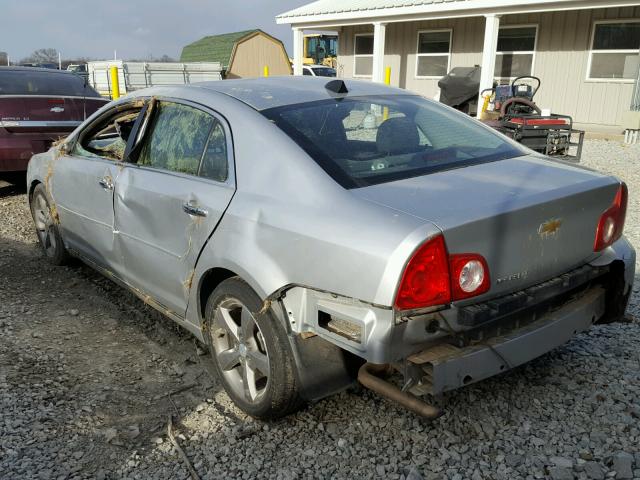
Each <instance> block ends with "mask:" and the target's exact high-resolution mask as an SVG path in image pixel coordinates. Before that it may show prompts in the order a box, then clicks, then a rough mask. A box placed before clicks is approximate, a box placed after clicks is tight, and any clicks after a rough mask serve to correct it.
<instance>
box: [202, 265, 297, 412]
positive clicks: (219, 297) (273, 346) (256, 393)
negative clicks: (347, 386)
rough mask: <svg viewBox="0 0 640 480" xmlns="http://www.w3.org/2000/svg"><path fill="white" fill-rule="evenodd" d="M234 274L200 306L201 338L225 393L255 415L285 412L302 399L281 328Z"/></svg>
mask: <svg viewBox="0 0 640 480" xmlns="http://www.w3.org/2000/svg"><path fill="white" fill-rule="evenodd" d="M261 308H262V301H261V300H260V298H259V297H258V295H257V294H256V293H255V292H254V291H253V289H252V288H251V287H250V286H249V285H248V284H247V283H245V282H244V281H243V280H241V279H240V278H239V277H233V278H229V279H227V280H225V281H224V282H222V283H221V284H220V285H218V287H217V288H216V289H215V290H214V291H213V293H212V294H211V295H210V297H209V300H208V301H207V307H206V310H205V321H206V328H205V332H204V334H205V340H206V342H207V344H208V346H209V347H210V352H211V360H212V362H213V365H214V368H215V370H216V372H217V374H218V377H219V378H220V380H221V382H222V384H223V386H224V388H225V390H226V392H227V394H228V395H229V397H230V398H231V399H232V400H233V402H234V403H235V404H236V405H237V406H238V407H239V408H240V409H241V410H242V411H244V412H245V413H247V414H249V415H251V416H252V417H256V418H260V419H265V420H267V419H275V418H280V417H283V416H286V415H288V414H290V413H292V412H294V411H295V410H297V409H299V408H300V406H301V405H302V404H303V402H302V400H301V399H300V396H299V390H298V385H297V382H296V376H295V368H296V365H295V362H294V360H293V355H292V352H291V347H290V345H289V341H288V338H287V332H286V331H285V328H284V326H283V325H282V324H281V322H280V321H279V320H278V319H277V318H276V317H275V315H274V314H273V313H272V312H271V310H270V309H267V310H266V311H265V312H263V313H259V312H260V310H261Z"/></svg>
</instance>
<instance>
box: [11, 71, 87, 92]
mask: <svg viewBox="0 0 640 480" xmlns="http://www.w3.org/2000/svg"><path fill="white" fill-rule="evenodd" d="M0 95H56V96H68V97H99V96H100V95H99V94H98V92H96V91H95V90H94V89H93V88H91V87H90V86H88V85H86V86H85V81H84V79H83V78H82V77H80V76H79V75H74V74H73V73H61V72H56V71H53V72H40V71H33V72H30V71H28V70H19V71H8V72H6V71H5V72H3V71H2V70H0Z"/></svg>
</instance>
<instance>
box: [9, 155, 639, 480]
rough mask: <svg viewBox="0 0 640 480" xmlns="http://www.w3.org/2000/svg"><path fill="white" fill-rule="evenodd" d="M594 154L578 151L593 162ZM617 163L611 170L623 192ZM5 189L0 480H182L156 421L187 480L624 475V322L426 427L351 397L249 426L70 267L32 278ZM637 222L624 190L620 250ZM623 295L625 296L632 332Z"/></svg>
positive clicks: (367, 398)
mask: <svg viewBox="0 0 640 480" xmlns="http://www.w3.org/2000/svg"><path fill="white" fill-rule="evenodd" d="M610 148H611V146H610V145H606V144H604V143H594V144H593V145H591V146H590V147H589V149H588V151H589V152H590V153H591V154H592V156H594V158H595V155H596V154H598V158H604V159H608V158H611V153H610ZM616 148H618V149H619V148H620V147H616ZM625 152H627V150H625ZM638 153H640V151H638ZM633 154H634V155H636V150H634V151H633ZM616 155H617V157H619V158H621V160H620V165H619V166H615V165H614V166H613V167H615V169H619V172H616V173H617V174H619V175H621V176H622V177H623V178H626V179H627V181H628V182H629V186H630V191H632V190H633V187H635V185H638V187H639V188H640V179H638V178H636V177H637V175H636V174H635V173H633V172H634V171H635V170H634V171H632V170H630V169H629V167H628V165H627V164H626V163H625V162H624V156H623V155H621V154H619V153H618V151H617V150H616ZM637 156H638V158H640V155H637ZM607 165H610V164H609V163H607ZM613 167H612V169H613ZM618 167H619V168H618ZM634 168H637V166H636V167H634ZM631 177H633V179H632V178H631ZM5 179H6V177H5ZM9 180H10V181H11V182H17V184H16V185H12V184H11V183H7V182H3V181H1V180H0V479H2V480H4V479H11V480H13V479H27V478H28V479H31V478H37V479H60V480H62V479H93V478H96V479H112V478H113V479H115V478H130V479H146V478H158V479H165V478H183V479H184V478H189V472H188V470H187V468H186V466H185V463H184V462H183V461H182V460H181V458H180V456H179V455H178V452H177V450H176V449H175V448H174V447H173V446H172V444H171V442H170V440H169V438H168V436H167V424H168V419H169V417H170V416H172V418H173V420H172V422H173V424H174V428H175V434H176V436H177V441H178V442H179V443H180V445H181V447H182V448H183V449H184V451H185V453H186V455H187V457H188V458H189V459H190V462H191V463H192V465H193V466H194V468H195V470H196V471H197V472H198V474H199V476H200V478H202V479H203V480H204V479H218V478H220V479H222V478H282V479H294V478H345V479H346V478H348V479H353V478H389V479H397V480H402V479H405V480H409V479H411V480H419V479H421V478H426V479H440V478H449V479H452V480H462V479H463V478H472V479H473V480H478V479H482V478H499V479H514V478H526V479H534V478H553V479H566V478H569V479H571V478H579V479H587V478H604V476H605V474H606V475H607V476H608V477H614V476H615V478H635V477H640V451H639V450H640V449H638V445H640V431H639V427H638V418H640V400H638V399H639V398H640V356H639V355H638V349H637V345H638V339H640V323H638V322H637V321H635V322H633V323H629V324H618V325H611V326H599V327H595V328H594V329H592V331H590V332H589V333H586V334H583V335H579V336H578V337H576V339H574V340H573V341H571V342H570V343H569V344H568V345H567V346H565V347H562V348H559V349H556V350H554V351H553V352H551V353H549V354H547V355H545V356H543V357H541V358H540V359H537V360H535V361H534V362H531V363H530V364H528V365H525V366H522V367H519V368H517V369H515V370H514V371H511V372H508V373H506V374H505V375H501V376H498V377H495V378H493V379H490V380H487V381H485V382H480V383H479V384H477V385H473V386H471V387H468V388H465V389H461V390H460V391H457V392H454V393H452V394H451V395H449V396H448V398H447V405H446V412H447V413H446V415H445V416H444V417H442V418H441V419H440V420H438V421H437V422H434V423H433V424H428V423H426V422H424V421H422V420H421V419H418V418H416V417H415V415H412V414H410V413H407V412H405V411H404V410H402V409H401V408H399V407H398V406H396V405H392V404H390V403H388V402H386V401H384V400H382V399H380V398H379V397H377V396H376V395H374V394H372V393H371V392H368V391H366V390H364V389H362V388H359V387H354V388H352V389H349V390H348V391H346V392H343V393H341V394H339V395H336V396H334V397H332V398H330V399H327V400H323V401H321V402H319V403H317V404H315V405H312V406H310V407H308V408H306V409H304V410H303V411H301V412H299V413H297V414H295V415H292V416H290V417H287V418H285V419H282V420H280V421H278V422H273V423H262V422H257V421H255V420H253V419H251V418H249V417H247V416H246V415H244V414H242V412H240V411H239V410H238V409H237V408H235V407H234V406H233V404H232V403H231V401H230V400H229V399H228V397H227V396H226V394H225V393H224V392H223V391H222V389H221V386H220V385H218V383H217V382H216V380H215V379H214V375H213V372H212V370H211V368H210V367H209V364H208V359H207V356H206V355H203V354H204V353H205V352H203V351H202V349H201V346H199V345H198V344H197V343H196V342H195V341H194V340H193V337H191V336H190V335H189V334H187V333H186V332H184V331H183V330H181V329H180V328H179V327H177V326H175V325H174V324H173V323H172V322H171V321H169V320H167V319H165V318H164V317H162V316H160V315H159V314H156V313H155V312H154V311H153V310H152V309H151V308H150V307H148V306H146V305H145V304H144V303H143V302H142V301H140V300H139V299H137V297H135V296H133V295H132V294H130V293H128V292H127V291H125V290H123V289H122V288H120V287H118V286H116V285H115V284H114V283H112V282H111V281H110V280H107V279H106V278H103V277H102V276H101V275H99V274H98V273H95V272H94V271H93V270H91V269H90V268H88V267H86V266H84V265H83V264H81V263H79V262H77V263H74V264H72V265H70V266H68V267H52V266H50V265H48V263H47V262H46V261H45V259H44V258H43V255H42V253H41V251H40V249H39V247H38V246H37V244H36V237H35V234H34V232H33V226H32V221H31V216H30V212H29V210H28V207H27V203H26V195H25V192H24V188H23V187H22V182H23V179H21V178H17V179H16V178H9ZM633 192H635V190H633ZM639 207H640V205H639V204H638V197H637V195H636V194H635V193H632V199H631V202H630V211H629V214H628V217H627V227H628V230H629V235H630V238H631V239H632V241H636V240H637V238H638V232H639V230H638V226H637V222H636V218H638V212H639V211H640V208H639ZM638 298H640V292H639V289H638V285H636V288H635V290H634V295H633V299H632V306H631V309H630V314H631V317H638V314H639V313H640V309H639V307H638V305H639V304H640V302H638ZM634 465H635V467H634ZM616 469H617V470H616ZM622 469H625V470H624V473H622V472H623V470H622ZM612 472H616V473H615V474H612Z"/></svg>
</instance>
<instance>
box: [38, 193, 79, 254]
mask: <svg viewBox="0 0 640 480" xmlns="http://www.w3.org/2000/svg"><path fill="white" fill-rule="evenodd" d="M30 207H31V216H32V217H33V223H34V224H35V226H36V234H37V235H38V240H39V241H40V245H41V246H42V249H43V250H44V253H45V255H46V257H47V260H49V262H51V263H52V264H54V265H65V264H66V263H67V262H68V261H69V253H68V252H67V249H66V248H65V246H64V242H63V241H62V236H61V235H60V230H59V229H58V224H57V222H56V220H55V216H54V214H53V211H52V209H51V204H50V203H49V197H48V196H47V191H46V190H45V188H44V185H42V184H39V185H37V186H36V188H35V189H34V190H33V194H32V195H31V201H30Z"/></svg>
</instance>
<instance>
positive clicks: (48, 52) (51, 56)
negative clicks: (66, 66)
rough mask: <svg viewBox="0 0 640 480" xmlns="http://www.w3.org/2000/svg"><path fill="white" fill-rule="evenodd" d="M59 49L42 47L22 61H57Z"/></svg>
mask: <svg viewBox="0 0 640 480" xmlns="http://www.w3.org/2000/svg"><path fill="white" fill-rule="evenodd" d="M57 62H58V51H57V50H56V49H55V48H40V49H38V50H36V51H35V52H33V53H32V54H31V55H29V56H28V57H26V58H23V59H22V63H57Z"/></svg>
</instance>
